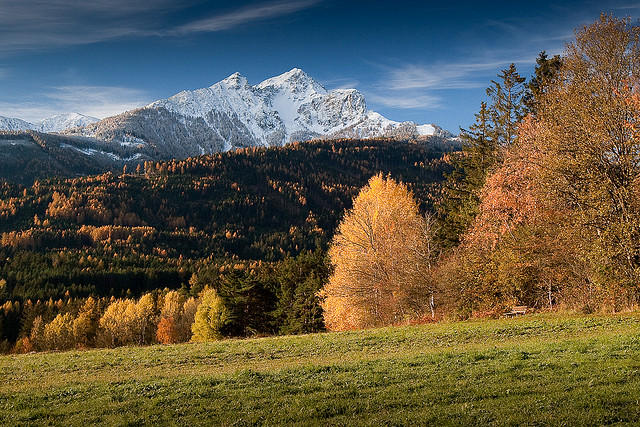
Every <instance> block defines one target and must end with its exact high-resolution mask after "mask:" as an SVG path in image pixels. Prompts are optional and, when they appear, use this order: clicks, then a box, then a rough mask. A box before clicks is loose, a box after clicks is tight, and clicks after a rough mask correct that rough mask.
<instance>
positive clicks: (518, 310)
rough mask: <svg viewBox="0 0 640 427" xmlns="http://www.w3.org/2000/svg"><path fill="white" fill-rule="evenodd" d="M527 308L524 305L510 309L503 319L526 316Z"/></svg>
mask: <svg viewBox="0 0 640 427" xmlns="http://www.w3.org/2000/svg"><path fill="white" fill-rule="evenodd" d="M527 308H528V307H527V306H526V305H518V306H515V307H513V308H512V309H511V311H510V312H509V313H505V314H504V315H505V317H513V316H523V315H525V314H527Z"/></svg>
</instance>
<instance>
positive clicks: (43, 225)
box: [0, 140, 449, 339]
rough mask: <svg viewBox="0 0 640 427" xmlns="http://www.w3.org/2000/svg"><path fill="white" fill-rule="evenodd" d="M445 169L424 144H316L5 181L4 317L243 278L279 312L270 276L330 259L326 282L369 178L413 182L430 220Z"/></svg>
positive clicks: (438, 154) (0, 252) (0, 253)
mask: <svg viewBox="0 0 640 427" xmlns="http://www.w3.org/2000/svg"><path fill="white" fill-rule="evenodd" d="M447 159H448V155H447V153H443V152H442V151H437V150H433V149H429V148H428V147H427V146H425V145H424V144H407V143H399V142H393V141H387V140H366V141H353V140H340V141H316V142H309V143H297V144H293V145H289V146H287V147H282V148H269V149H247V150H241V151H236V152H229V153H223V154H217V155H213V156H201V157H196V158H190V159H186V160H180V161H178V160H176V161H170V162H162V163H155V162H147V163H145V164H144V165H141V166H140V167H139V168H137V170H131V171H129V170H125V171H124V173H117V174H114V173H107V174H103V175H97V176H90V177H82V178H75V179H48V180H41V181H37V182H36V183H35V184H34V185H33V186H27V187H23V186H20V185H15V184H9V183H6V182H5V183H4V184H2V187H1V190H0V191H1V198H0V218H1V221H0V233H1V236H2V240H1V246H0V279H1V280H2V281H3V282H2V283H3V285H2V289H0V298H1V299H2V303H5V308H7V307H8V306H7V304H13V305H11V310H5V312H8V311H11V312H15V316H13V317H14V318H15V317H16V316H17V317H18V318H19V317H20V316H21V314H20V315H18V314H17V313H21V312H22V310H21V309H20V310H18V308H19V307H23V305H24V304H25V302H27V300H29V299H30V300H31V301H32V302H34V303H35V302H36V301H37V300H41V301H43V302H44V301H46V300H49V299H50V298H52V301H56V300H59V299H62V300H63V301H67V300H68V299H69V298H71V299H73V298H84V297H87V296H89V295H93V296H95V297H110V296H116V297H125V296H139V295H141V294H142V293H143V292H145V291H150V290H155V289H163V288H172V289H176V288H182V289H183V291H184V293H185V294H186V293H189V292H191V294H192V295H194V296H197V293H198V292H199V291H201V290H202V287H203V286H205V285H210V284H214V283H220V280H221V279H219V276H228V275H229V274H231V273H233V274H232V275H235V276H242V277H245V276H247V277H249V276H251V277H252V279H251V280H253V281H252V282H251V280H249V281H250V282H251V283H254V285H255V286H256V288H255V291H256V292H259V293H260V292H262V293H263V294H265V293H266V296H265V298H266V300H269V299H271V300H273V301H275V300H277V295H276V294H277V293H279V292H281V291H282V289H280V287H279V286H280V285H279V284H277V283H276V284H274V283H275V282H274V281H273V280H271V279H273V278H274V274H275V273H273V268H275V267H274V266H275V265H276V264H274V263H280V262H281V261H283V260H286V259H287V258H289V257H295V256H297V255H298V254H301V253H308V252H310V251H317V250H320V252H318V254H319V258H317V257H316V261H315V264H316V265H315V267H314V268H316V269H321V270H322V269H325V270H326V264H325V263H324V260H323V258H322V253H323V251H324V250H325V249H326V247H327V244H328V242H329V239H330V238H331V236H332V235H333V232H334V230H335V228H336V225H337V223H338V221H339V220H340V218H341V216H342V215H343V213H344V211H345V209H347V208H349V207H350V204H351V201H352V199H353V197H354V196H355V195H356V194H357V192H358V191H359V189H360V188H361V187H362V186H363V185H364V184H365V183H366V182H367V180H368V179H369V178H370V177H371V176H372V175H374V174H376V173H378V172H382V173H383V174H390V175H391V176H392V177H395V178H397V179H400V180H402V181H404V182H406V183H407V184H408V185H409V186H410V188H411V189H412V190H413V192H414V194H415V195H416V196H417V197H418V199H419V200H420V207H421V209H422V210H423V211H426V210H429V209H431V206H432V203H433V200H434V197H435V194H436V193H437V192H438V191H439V185H440V183H441V181H442V180H443V174H444V172H445V171H446V170H447V169H448V167H449V164H448V162H447ZM278 265H279V264H278ZM225 268H226V270H225ZM220 269H222V271H223V273H220ZM227 273H229V274H227ZM278 274H280V273H278ZM283 274H284V273H283ZM325 274H326V273H325ZM243 275H244V276H243ZM260 275H262V276H261V277H262V279H260V280H257V279H256V280H254V279H255V278H256V277H258V276H260ZM266 276H268V277H269V279H267V278H265V277H266ZM205 278H206V279H205ZM243 280H244V279H243ZM232 281H233V280H232ZM302 281H304V278H303V279H302ZM236 282H238V283H240V282H242V280H239V279H238V280H236ZM276 282H277V281H276ZM256 283H258V284H257V285H256ZM245 284H246V283H245ZM296 284H297V283H296ZM220 286H222V285H220ZM233 286H235V285H233ZM238 286H239V287H242V286H240V285H239V284H238ZM321 286H322V283H317V284H316V285H315V287H316V288H315V289H314V290H313V291H311V292H308V294H309V295H308V297H309V298H311V299H314V298H315V295H314V293H315V291H317V289H319V288H320V287H321ZM265 288H268V289H266V290H265ZM232 294H234V292H232V291H229V292H228V295H229V297H231V296H232ZM236 296H237V295H236ZM263 296H264V295H263ZM12 302H13V303H12ZM18 304H19V306H18ZM60 304H62V303H60ZM272 305H273V307H271V309H275V307H276V304H275V303H274V304H272ZM78 309H79V307H77V306H76V307H75V310H78ZM56 312H60V310H51V313H50V316H49V317H51V318H53V316H54V314H55V313H56ZM283 316H285V317H286V315H285V314H283ZM9 317H11V316H9ZM13 322H14V324H16V323H20V322H21V320H19V319H14V321H13ZM7 326H8V325H7V322H5V328H4V330H5V338H11V339H16V338H17V336H18V333H17V331H16V327H15V326H14V327H11V328H7ZM29 327H30V325H29V326H27V330H28V328H29ZM7 329H11V332H10V333H9V332H8V331H7ZM18 329H19V328H18ZM7 334H10V335H11V336H10V337H9V336H7Z"/></svg>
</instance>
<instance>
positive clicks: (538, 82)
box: [523, 50, 562, 115]
mask: <svg viewBox="0 0 640 427" xmlns="http://www.w3.org/2000/svg"><path fill="white" fill-rule="evenodd" d="M561 68H562V58H560V55H554V56H553V57H551V58H549V57H547V52H545V51H544V50H543V51H542V52H540V54H539V55H538V58H536V69H535V75H534V76H532V77H531V80H529V83H528V84H527V90H526V93H525V95H524V100H523V101H524V105H525V107H526V108H527V110H528V111H529V112H530V113H531V114H534V115H535V114H536V112H537V110H538V103H539V102H540V97H541V96H542V95H543V94H544V93H545V92H546V88H547V87H549V85H550V84H551V83H552V82H553V80H554V79H555V78H556V77H557V76H558V73H559V72H560V69H561Z"/></svg>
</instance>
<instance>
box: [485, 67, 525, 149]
mask: <svg viewBox="0 0 640 427" xmlns="http://www.w3.org/2000/svg"><path fill="white" fill-rule="evenodd" d="M498 77H499V78H500V81H496V80H491V86H489V87H488V88H487V96H489V98H490V99H491V103H490V106H489V114H490V116H491V121H492V124H493V141H494V142H495V144H496V145H497V146H498V147H503V148H504V147H509V146H510V145H511V144H512V143H513V142H514V141H515V139H516V135H517V126H518V123H519V122H520V120H522V117H524V114H525V108H524V103H523V99H522V97H523V96H524V94H525V86H524V82H525V80H526V79H525V78H524V77H521V76H520V74H518V71H517V70H516V66H515V65H514V64H511V65H510V66H509V68H508V69H505V70H502V71H501V72H500V74H498Z"/></svg>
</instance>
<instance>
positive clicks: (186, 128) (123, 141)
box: [65, 68, 452, 158]
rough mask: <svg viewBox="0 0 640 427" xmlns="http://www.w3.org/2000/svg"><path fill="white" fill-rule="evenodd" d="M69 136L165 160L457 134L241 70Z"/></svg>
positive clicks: (285, 78)
mask: <svg viewBox="0 0 640 427" xmlns="http://www.w3.org/2000/svg"><path fill="white" fill-rule="evenodd" d="M65 133H66V134H69V135H78V136H84V137H90V138H96V139H98V140H100V141H105V142H109V143H113V144H116V145H118V146H124V147H130V148H138V149H140V150H142V151H153V152H154V153H155V154H156V155H157V156H158V157H159V158H183V157H189V156H194V155H200V154H205V153H215V152H219V151H226V150H230V149H234V148H242V147H249V146H274V145H275V146H279V145H284V144H286V143H288V142H292V141H302V140H308V139H314V138H337V137H348V138H351V137H353V138H370V137H400V138H416V137H420V136H425V135H426V136H442V137H450V136H452V135H451V134H449V133H448V132H446V131H443V130H442V129H441V128H439V127H437V126H435V125H421V126H419V125H416V124H415V123H413V122H403V123H400V122H394V121H392V120H388V119H386V118H385V117H383V116H382V115H380V114H378V113H376V112H373V111H369V110H367V108H366V103H365V99H364V97H363V95H362V94H361V93H360V92H358V91H357V90H355V89H339V90H332V91H327V90H326V89H325V88H324V87H323V86H322V85H321V84H320V83H318V82H316V81H315V80H314V79H313V78H311V77H310V76H309V75H307V74H306V73H305V72H303V71H302V70H300V69H297V68H294V69H293V70H291V71H289V72H286V73H284V74H282V75H280V76H276V77H273V78H270V79H267V80H265V81H263V82H262V83H260V84H258V85H255V86H252V85H251V84H249V82H248V81H247V79H246V78H245V77H243V76H242V75H240V74H239V73H235V74H233V75H231V76H229V77H227V78H226V79H224V80H222V81H220V82H218V83H216V84H214V85H213V86H210V87H208V88H203V89H197V90H194V91H183V92H180V93H178V94H177V95H174V96H172V97H170V98H169V99H163V100H159V101H155V102H153V103H151V104H149V105H147V106H145V107H142V108H139V109H137V110H132V111H128V112H125V113H122V114H120V115H117V116H113V117H109V118H107V119H104V120H101V121H99V122H96V123H93V124H89V125H86V126H83V127H81V128H76V129H70V130H67V131H65Z"/></svg>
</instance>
